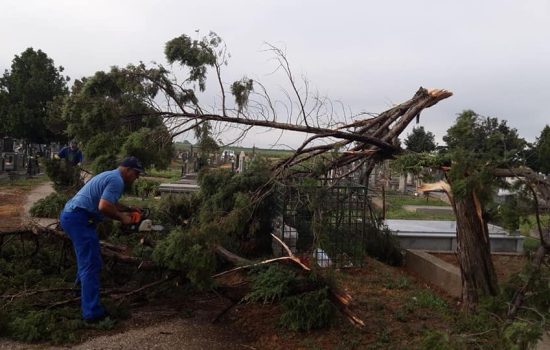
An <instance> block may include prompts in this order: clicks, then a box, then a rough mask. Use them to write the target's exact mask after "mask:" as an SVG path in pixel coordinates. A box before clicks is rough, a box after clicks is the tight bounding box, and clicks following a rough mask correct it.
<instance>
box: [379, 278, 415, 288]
mask: <svg viewBox="0 0 550 350" xmlns="http://www.w3.org/2000/svg"><path fill="white" fill-rule="evenodd" d="M384 287H386V288H388V289H409V288H410V287H411V281H410V280H409V279H408V278H407V277H406V276H399V277H397V279H389V280H387V281H386V283H385V284H384Z"/></svg>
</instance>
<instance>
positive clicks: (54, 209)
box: [30, 193, 69, 219]
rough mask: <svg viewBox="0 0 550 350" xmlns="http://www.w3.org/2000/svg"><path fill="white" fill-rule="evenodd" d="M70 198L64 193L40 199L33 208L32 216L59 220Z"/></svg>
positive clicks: (52, 194)
mask: <svg viewBox="0 0 550 350" xmlns="http://www.w3.org/2000/svg"><path fill="white" fill-rule="evenodd" d="M68 199H69V196H67V195H65V194H62V193H51V194H49V195H48V196H47V197H46V198H42V199H40V200H39V201H38V202H36V203H34V204H33V206H32V207H31V210H30V212H31V216H34V217H39V218H54V219H55V218H58V217H59V213H60V212H61V210H62V209H63V207H64V206H65V203H67V200H68Z"/></svg>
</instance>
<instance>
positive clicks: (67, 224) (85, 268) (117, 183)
mask: <svg viewBox="0 0 550 350" xmlns="http://www.w3.org/2000/svg"><path fill="white" fill-rule="evenodd" d="M143 173H144V169H143V166H142V165H141V163H140V161H139V160H138V159H137V158H136V157H128V158H125V159H124V160H123V161H122V162H121V163H120V165H119V167H118V168H117V169H114V170H109V171H105V172H102V173H100V174H98V175H96V176H94V177H93V178H92V179H91V180H90V181H88V182H87V183H86V184H85V185H84V187H82V188H81V189H80V191H78V193H77V194H76V195H75V196H74V197H72V198H71V199H70V200H69V201H68V202H67V203H66V204H65V207H64V208H63V211H62V212H61V220H60V221H61V227H62V228H63V230H64V231H65V233H66V234H67V235H68V236H69V237H70V239H71V241H72V243H73V248H74V251H75V254H76V262H77V268H78V270H77V281H80V285H81V291H80V294H81V308H82V318H83V319H84V321H88V322H99V321H101V320H103V319H105V318H106V317H107V316H108V314H107V313H106V311H105V309H104V308H103V306H102V305H101V302H100V296H99V292H100V274H101V265H102V261H101V249H100V245H99V238H98V236H97V232H96V225H97V223H98V222H100V221H101V220H102V218H103V217H104V216H107V217H109V218H111V219H115V220H118V221H120V222H122V223H123V224H125V225H128V224H133V223H136V222H137V221H139V215H135V214H136V213H135V212H128V211H127V210H128V208H127V207H125V206H124V205H122V204H120V203H118V200H119V199H120V197H121V196H122V193H123V191H124V185H125V184H127V185H131V184H132V183H133V182H134V181H135V180H136V179H137V178H139V175H140V174H143ZM135 210H136V211H139V209H135Z"/></svg>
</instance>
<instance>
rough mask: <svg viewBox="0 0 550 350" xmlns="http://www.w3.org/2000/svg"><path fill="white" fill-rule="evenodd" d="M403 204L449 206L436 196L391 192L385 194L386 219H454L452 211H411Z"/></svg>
mask: <svg viewBox="0 0 550 350" xmlns="http://www.w3.org/2000/svg"><path fill="white" fill-rule="evenodd" d="M404 205H429V206H440V207H443V206H449V204H448V203H447V202H445V201H442V200H440V199H437V198H432V197H429V198H428V199H426V197H425V196H418V197H415V196H413V195H409V194H401V193H392V194H389V195H387V196H386V218H388V219H410V220H455V215H454V213H453V212H452V211H451V212H448V213H445V212H444V213H429V212H423V211H419V212H412V211H407V210H405V209H403V206H404Z"/></svg>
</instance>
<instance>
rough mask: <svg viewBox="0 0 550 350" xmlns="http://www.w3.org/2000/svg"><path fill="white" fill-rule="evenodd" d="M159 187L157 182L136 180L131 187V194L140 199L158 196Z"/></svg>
mask: <svg viewBox="0 0 550 350" xmlns="http://www.w3.org/2000/svg"><path fill="white" fill-rule="evenodd" d="M159 187H160V183H159V182H158V181H155V180H149V179H138V180H136V182H134V184H133V186H132V194H133V195H135V196H137V197H141V198H142V199H145V198H148V197H154V196H158V195H159V194H160V191H159Z"/></svg>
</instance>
